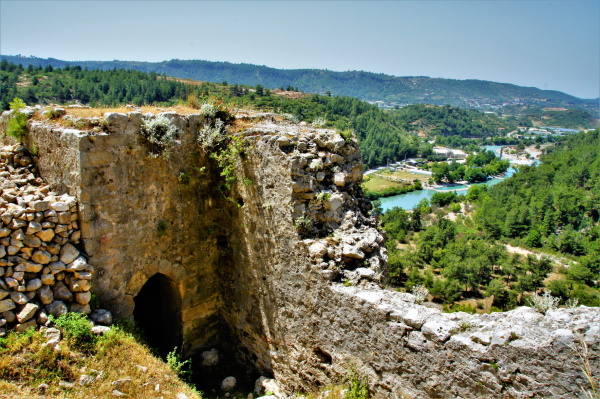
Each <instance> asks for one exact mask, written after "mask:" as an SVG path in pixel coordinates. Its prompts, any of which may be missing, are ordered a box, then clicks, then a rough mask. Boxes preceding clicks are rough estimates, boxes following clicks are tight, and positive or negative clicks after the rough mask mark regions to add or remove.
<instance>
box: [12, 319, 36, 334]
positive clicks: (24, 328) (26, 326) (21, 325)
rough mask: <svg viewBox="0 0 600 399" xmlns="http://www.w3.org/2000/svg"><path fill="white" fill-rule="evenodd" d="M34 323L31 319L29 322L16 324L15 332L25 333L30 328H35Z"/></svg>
mask: <svg viewBox="0 0 600 399" xmlns="http://www.w3.org/2000/svg"><path fill="white" fill-rule="evenodd" d="M36 324H37V323H36V321H35V319H31V320H29V321H25V322H23V323H18V324H17V325H15V331H17V332H25V331H27V330H28V329H30V328H31V327H35V326H36Z"/></svg>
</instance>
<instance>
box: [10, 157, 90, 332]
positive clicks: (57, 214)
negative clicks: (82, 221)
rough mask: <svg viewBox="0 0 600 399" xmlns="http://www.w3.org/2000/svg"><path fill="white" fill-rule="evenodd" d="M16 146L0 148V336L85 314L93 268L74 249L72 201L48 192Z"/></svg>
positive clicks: (75, 223)
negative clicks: (64, 316) (52, 318)
mask: <svg viewBox="0 0 600 399" xmlns="http://www.w3.org/2000/svg"><path fill="white" fill-rule="evenodd" d="M36 172H37V168H36V166H35V163H34V161H33V159H32V157H31V156H30V155H28V152H27V150H26V148H25V147H24V146H22V145H13V146H4V147H2V149H1V150H0V190H1V195H0V335H3V334H4V333H5V330H6V328H11V327H12V328H14V329H16V330H18V331H24V330H25V329H27V328H29V327H32V326H36V325H37V324H40V325H44V324H46V322H47V321H48V315H53V316H56V317H58V316H60V315H62V314H64V313H66V312H67V311H72V312H83V313H90V305H89V303H90V300H91V292H90V288H91V279H92V275H93V272H94V270H93V268H92V266H90V265H89V264H88V263H87V260H86V258H85V257H84V256H83V255H82V254H81V253H80V252H79V250H78V249H77V248H76V245H77V244H79V240H80V237H81V233H80V231H79V225H78V214H77V200H76V198H75V197H72V196H69V195H59V194H58V193H55V192H53V191H51V190H50V188H49V186H48V185H45V184H44V181H43V180H42V179H41V178H40V177H37V176H36V174H37V173H36Z"/></svg>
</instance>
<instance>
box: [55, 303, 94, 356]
mask: <svg viewBox="0 0 600 399" xmlns="http://www.w3.org/2000/svg"><path fill="white" fill-rule="evenodd" d="M54 323H55V324H56V326H57V327H58V328H60V329H61V330H62V332H63V334H64V335H65V337H66V338H67V340H68V342H69V344H70V345H73V346H74V347H75V348H77V349H79V350H81V351H83V352H89V351H92V350H93V349H94V346H95V345H96V336H95V335H94V333H93V332H92V325H91V323H90V321H89V320H88V318H87V316H86V315H85V314H83V313H71V312H69V313H66V314H64V315H62V316H60V317H59V318H57V319H56V320H55V321H54Z"/></svg>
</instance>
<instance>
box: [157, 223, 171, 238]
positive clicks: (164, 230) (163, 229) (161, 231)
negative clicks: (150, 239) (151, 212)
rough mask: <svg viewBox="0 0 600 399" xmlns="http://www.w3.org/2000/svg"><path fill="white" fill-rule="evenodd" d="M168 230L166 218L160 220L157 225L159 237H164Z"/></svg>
mask: <svg viewBox="0 0 600 399" xmlns="http://www.w3.org/2000/svg"><path fill="white" fill-rule="evenodd" d="M168 230H169V225H168V224H167V222H165V221H164V220H160V221H159V222H158V224H157V225H156V233H157V234H158V236H159V237H162V236H164V235H165V234H167V231H168Z"/></svg>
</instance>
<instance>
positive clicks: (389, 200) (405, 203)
mask: <svg viewBox="0 0 600 399" xmlns="http://www.w3.org/2000/svg"><path fill="white" fill-rule="evenodd" d="M502 147H503V146H500V145H488V146H485V148H486V149H487V150H491V151H494V153H495V154H496V156H498V153H499V150H500V148H502ZM513 173H515V170H514V169H513V168H512V167H510V168H508V170H507V171H506V177H510V176H512V174H513ZM502 180H504V179H498V178H492V179H489V180H488V181H486V182H483V183H479V184H485V185H487V186H493V185H494V184H498V183H500V182H501V181H502ZM468 188H469V185H464V184H457V185H455V186H452V187H451V188H449V187H447V188H444V189H442V190H443V191H458V192H459V193H461V192H463V193H466V192H467V189H468ZM433 194H435V191H434V190H417V191H412V192H410V193H406V194H400V195H394V196H391V197H385V198H380V199H379V200H380V201H381V208H382V209H383V211H384V212H385V211H387V210H388V209H392V208H393V207H395V206H399V207H401V208H404V209H412V208H414V207H415V206H416V205H418V204H419V202H421V200H422V199H423V198H426V199H428V200H429V199H431V197H433Z"/></svg>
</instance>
